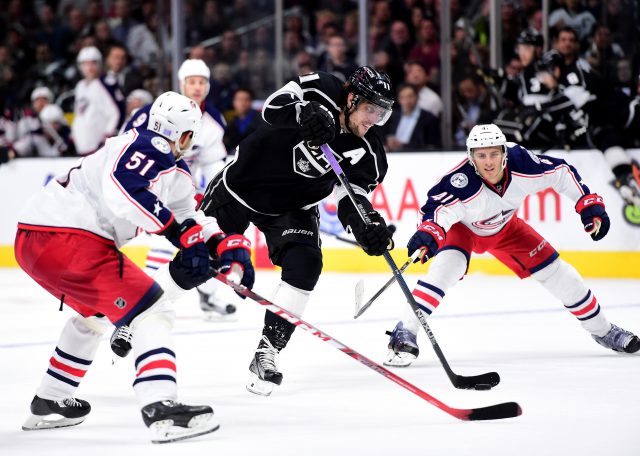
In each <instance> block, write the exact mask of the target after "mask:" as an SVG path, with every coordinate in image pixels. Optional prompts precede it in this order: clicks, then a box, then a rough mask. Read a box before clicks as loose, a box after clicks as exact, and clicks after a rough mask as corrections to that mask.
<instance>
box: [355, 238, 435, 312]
mask: <svg viewBox="0 0 640 456" xmlns="http://www.w3.org/2000/svg"><path fill="white" fill-rule="evenodd" d="M423 252H424V249H420V250H416V251H415V252H413V255H411V256H410V257H409V259H408V260H407V261H406V262H405V263H404V264H403V265H402V266H401V267H400V272H401V273H402V272H404V271H405V270H406V269H407V268H408V267H409V266H410V265H411V264H412V263H415V262H416V261H417V259H418V258H419V257H420V255H422V253H423ZM396 279H397V277H396V276H395V275H393V276H391V278H390V279H389V280H388V281H387V283H385V284H384V285H383V286H382V288H380V289H379V290H378V291H377V292H376V294H374V295H373V296H372V297H371V299H369V300H368V301H367V302H365V303H364V304H362V297H363V295H364V281H363V280H360V281H358V283H356V288H355V295H356V313H355V314H354V315H353V318H354V319H356V318H358V317H359V316H360V315H362V314H363V313H365V311H366V310H367V309H368V308H369V307H371V304H373V302H374V301H375V300H376V299H378V298H379V297H380V295H381V294H382V293H384V292H385V291H386V290H387V288H389V287H390V286H391V285H392V284H393V282H395V281H396Z"/></svg>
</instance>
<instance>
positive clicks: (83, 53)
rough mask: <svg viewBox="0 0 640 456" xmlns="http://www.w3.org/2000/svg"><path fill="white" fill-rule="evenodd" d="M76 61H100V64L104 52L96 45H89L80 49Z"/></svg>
mask: <svg viewBox="0 0 640 456" xmlns="http://www.w3.org/2000/svg"><path fill="white" fill-rule="evenodd" d="M76 62H77V63H78V64H80V63H84V62H98V64H101V63H102V54H101V53H100V51H99V50H98V48H97V47H95V46H87V47H83V48H82V49H80V52H78V57H77V58H76Z"/></svg>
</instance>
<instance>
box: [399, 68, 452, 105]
mask: <svg viewBox="0 0 640 456" xmlns="http://www.w3.org/2000/svg"><path fill="white" fill-rule="evenodd" d="M405 74H406V76H405V82H406V83H407V84H411V85H412V86H414V87H415V88H416V90H417V91H418V106H420V108H421V109H424V110H425V111H428V112H430V113H431V114H433V115H434V116H436V117H440V113H441V112H442V109H443V104H442V99H441V98H440V95H438V94H437V93H436V92H435V91H434V90H433V89H431V87H429V86H428V85H427V84H428V83H429V81H430V77H429V73H427V69H426V68H425V66H424V64H423V63H422V62H420V61H418V60H409V61H408V62H407V64H406V65H405Z"/></svg>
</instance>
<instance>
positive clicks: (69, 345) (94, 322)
mask: <svg viewBox="0 0 640 456" xmlns="http://www.w3.org/2000/svg"><path fill="white" fill-rule="evenodd" d="M201 117H202V113H201V111H200V109H199V108H198V106H197V105H196V104H195V103H194V102H193V101H192V100H190V99H188V98H186V97H184V96H182V95H180V94H177V93H175V92H167V93H165V94H163V95H161V96H160V97H158V99H157V100H156V101H155V103H154V104H153V106H152V107H151V111H150V122H149V128H148V129H144V130H143V129H133V130H130V131H128V132H127V133H125V134H124V135H121V136H118V137H114V138H109V139H108V140H107V141H106V143H105V145H104V147H102V148H101V149H100V150H98V151H97V152H96V153H95V154H92V155H90V156H88V157H86V158H84V159H83V160H82V161H81V162H80V163H79V164H78V165H77V166H75V167H74V168H72V169H71V170H70V171H69V172H68V173H67V174H66V176H63V177H60V178H58V179H53V180H51V181H50V182H49V183H48V184H47V185H46V186H45V187H44V188H43V189H42V190H41V191H40V192H39V193H38V194H36V195H34V196H33V197H31V198H30V199H29V200H28V201H27V203H26V204H25V209H24V211H23V213H22V214H21V216H20V218H19V224H18V232H17V234H16V241H15V253H16V259H17V261H18V264H19V265H20V267H21V268H22V269H23V270H24V271H25V272H26V273H27V274H29V275H30V276H31V277H32V278H33V279H34V280H35V281H36V282H38V283H39V284H40V285H41V286H42V287H43V288H45V289H46V290H47V291H49V292H50V293H51V294H52V295H54V296H55V297H56V298H58V299H59V300H60V302H61V305H62V304H63V303H64V304H66V305H67V306H69V307H71V308H73V309H74V310H76V311H77V312H78V314H79V315H76V316H75V317H72V318H71V319H70V320H69V321H68V322H67V324H66V325H65V327H64V329H63V331H62V334H61V336H60V339H59V340H58V344H57V346H56V348H55V352H54V354H53V356H52V357H51V359H50V361H49V366H48V369H47V371H46V374H45V376H44V378H43V379H42V382H41V384H40V386H39V387H38V389H37V392H36V395H35V397H34V398H33V401H32V403H31V416H30V417H29V418H28V419H27V421H26V422H25V423H24V425H23V429H25V430H39V429H49V428H56V427H64V426H72V425H76V424H79V423H81V422H82V421H83V420H84V419H85V417H86V415H87V414H88V413H89V411H90V406H89V403H88V402H87V401H84V400H81V399H76V398H74V396H75V392H76V389H77V388H78V386H79V384H80V381H81V380H82V378H83V377H84V375H85V374H86V372H87V370H88V368H89V366H90V365H91V362H92V361H93V358H94V356H95V354H96V350H97V348H98V344H99V343H100V339H101V337H102V335H103V334H104V333H105V332H106V331H109V330H111V329H112V326H111V325H112V324H113V325H115V327H116V330H115V331H114V332H113V335H112V336H111V348H112V350H113V351H114V353H116V354H117V355H118V356H126V354H127V353H128V352H129V351H131V350H132V351H133V353H134V355H135V369H136V371H135V380H134V382H133V388H134V390H135V393H136V396H137V399H138V403H139V405H140V408H141V412H142V418H143V421H144V423H145V424H146V425H147V426H148V427H149V428H150V430H151V433H152V436H151V439H152V441H153V442H159V443H162V442H170V441H174V440H181V439H185V438H189V437H195V436H197V435H201V434H205V433H208V432H212V431H215V430H216V429H217V428H218V424H217V423H216V421H215V420H214V418H213V410H212V409H211V407H209V406H206V405H202V406H190V405H184V404H181V403H179V402H177V400H176V399H177V383H176V356H175V353H174V351H173V343H172V337H171V329H172V326H173V320H174V312H173V310H172V303H173V302H174V301H175V299H176V298H177V297H178V296H179V295H181V294H182V293H184V292H185V290H189V289H192V288H194V287H195V286H197V285H199V284H200V283H202V282H204V281H205V280H207V279H208V278H209V277H210V253H209V252H213V255H212V256H213V257H214V259H215V260H216V261H217V262H218V270H219V271H220V272H222V273H225V274H228V273H229V271H230V268H231V265H232V264H234V265H236V264H237V265H240V266H241V269H242V273H241V274H240V275H241V281H242V283H244V284H245V285H246V286H247V287H251V286H252V285H253V280H254V272H253V266H252V265H251V259H250V254H249V246H248V241H247V240H246V239H245V238H244V237H242V236H239V235H230V236H227V235H225V234H224V233H222V232H221V230H220V229H219V228H218V224H217V223H216V221H215V219H213V218H210V217H206V216H205V215H204V214H203V213H202V212H200V211H196V210H195V203H194V188H193V181H192V178H191V174H190V173H189V168H188V166H187V165H186V164H185V163H184V161H183V160H181V158H182V155H183V154H184V153H185V151H187V150H189V147H190V145H191V142H192V141H193V138H194V137H197V134H198V130H199V128H200V119H201ZM143 231H146V232H152V233H157V234H158V235H161V236H164V237H166V238H167V239H168V240H169V241H170V242H171V243H172V244H173V245H175V246H176V247H177V248H178V249H179V254H178V255H176V257H175V259H174V260H173V261H171V263H170V264H169V265H167V267H165V268H162V269H160V270H159V271H158V273H157V274H156V275H155V276H154V277H153V278H152V277H150V276H149V275H148V274H146V273H145V272H144V271H143V270H142V269H140V268H139V267H138V266H137V265H135V264H134V263H133V262H132V261H131V260H130V259H129V258H127V257H126V256H124V255H123V254H122V253H121V252H120V250H119V248H120V247H121V246H122V245H123V244H125V243H126V242H127V241H129V240H130V239H132V238H133V237H135V236H136V235H138V234H139V233H141V232H143Z"/></svg>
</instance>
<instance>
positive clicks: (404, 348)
mask: <svg viewBox="0 0 640 456" xmlns="http://www.w3.org/2000/svg"><path fill="white" fill-rule="evenodd" d="M387 334H388V335H389V336H391V338H390V339H389V346H388V347H389V353H387V357H386V358H385V360H384V362H383V363H382V364H384V365H385V366H391V367H407V366H409V365H410V364H411V363H412V362H413V360H415V359H416V358H417V357H418V354H419V353H420V349H419V348H418V344H417V343H416V335H415V334H413V333H412V332H411V331H409V330H408V329H405V328H404V326H403V324H402V322H401V321H399V322H398V324H397V325H396V327H395V328H393V331H387Z"/></svg>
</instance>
